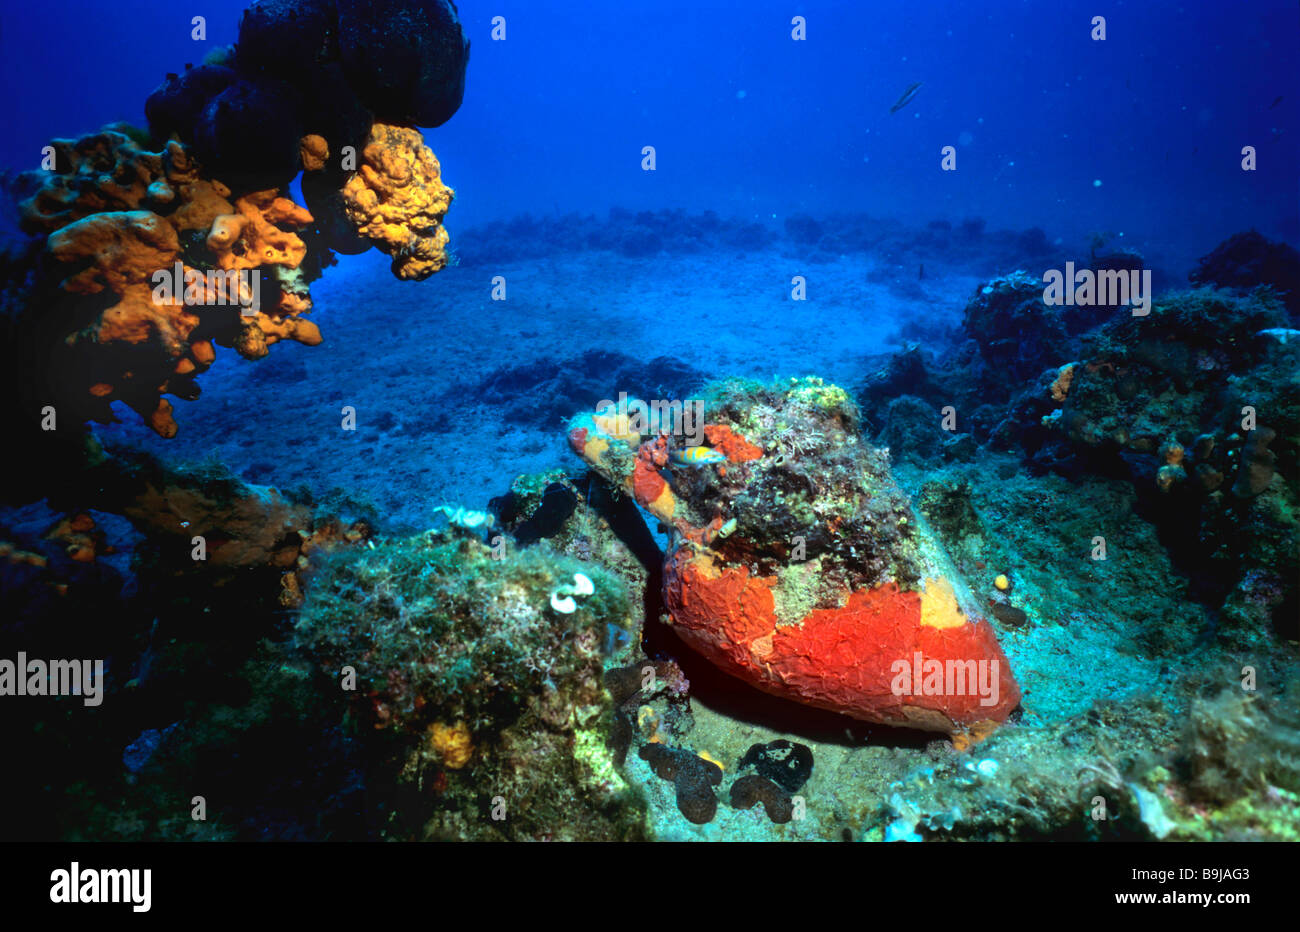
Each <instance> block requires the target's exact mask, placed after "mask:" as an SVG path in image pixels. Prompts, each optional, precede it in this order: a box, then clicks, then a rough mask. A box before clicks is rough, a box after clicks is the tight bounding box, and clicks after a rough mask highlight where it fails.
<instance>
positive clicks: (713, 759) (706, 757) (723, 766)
mask: <svg viewBox="0 0 1300 932" xmlns="http://www.w3.org/2000/svg"><path fill="white" fill-rule="evenodd" d="M695 756H696V757H699V758H702V759H703V760H706V761H708V762H709V763H710V764H717V765H718V769H719V770H721V771H724V772H725V771H726V769H727V765H726V764H724V763H723V762H722V761H720V760H718V759H717V758H716V757H714V756H713V755H712V754H710V753H709V752H708V751H700V752H699V753H698V754H697V755H695Z"/></svg>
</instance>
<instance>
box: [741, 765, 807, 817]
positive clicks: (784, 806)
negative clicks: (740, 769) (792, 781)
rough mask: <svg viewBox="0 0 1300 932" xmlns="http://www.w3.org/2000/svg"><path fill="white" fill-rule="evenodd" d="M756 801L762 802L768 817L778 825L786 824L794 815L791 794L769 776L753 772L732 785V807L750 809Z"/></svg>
mask: <svg viewBox="0 0 1300 932" xmlns="http://www.w3.org/2000/svg"><path fill="white" fill-rule="evenodd" d="M755 803H762V804H763V808H764V809H765V810H766V811H767V817H768V818H769V819H771V820H772V821H773V822H775V823H776V824H777V825H784V824H785V823H787V822H789V821H790V819H791V818H792V817H793V816H794V800H792V799H791V798H790V794H789V793H787V792H786V791H785V790H783V789H781V787H779V786H777V785H776V784H775V783H773V782H772V781H771V780H769V779H767V777H760V776H758V775H757V774H752V773H751V774H749V775H748V776H745V777H741V778H740V779H739V780H737V781H736V782H735V783H733V784H732V785H731V807H732V808H733V809H748V808H749V807H750V806H752V805H754V804H755Z"/></svg>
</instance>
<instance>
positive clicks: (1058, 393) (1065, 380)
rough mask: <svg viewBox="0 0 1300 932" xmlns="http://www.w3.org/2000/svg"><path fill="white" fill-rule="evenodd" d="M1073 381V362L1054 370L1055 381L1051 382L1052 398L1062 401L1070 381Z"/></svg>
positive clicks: (1068, 388) (1067, 391) (1068, 390)
mask: <svg viewBox="0 0 1300 932" xmlns="http://www.w3.org/2000/svg"><path fill="white" fill-rule="evenodd" d="M1073 381H1074V363H1069V364H1068V365H1064V366H1062V367H1061V368H1060V369H1058V370H1057V371H1056V381H1055V382H1053V383H1052V400H1053V401H1064V400H1065V396H1066V395H1068V394H1069V393H1070V383H1071V382H1073Z"/></svg>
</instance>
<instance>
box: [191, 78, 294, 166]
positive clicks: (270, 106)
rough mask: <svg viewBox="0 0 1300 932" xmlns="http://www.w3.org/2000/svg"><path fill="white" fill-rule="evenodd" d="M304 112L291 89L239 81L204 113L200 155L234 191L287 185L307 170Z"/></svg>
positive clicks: (198, 129) (197, 138)
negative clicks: (302, 148) (302, 152)
mask: <svg viewBox="0 0 1300 932" xmlns="http://www.w3.org/2000/svg"><path fill="white" fill-rule="evenodd" d="M300 108H301V101H300V99H299V98H298V95H297V92H296V91H294V89H293V88H291V87H290V86H289V85H287V84H283V83H281V82H271V81H265V82H264V81H248V80H240V81H236V82H235V83H234V84H232V85H230V87H228V88H226V89H225V90H224V91H222V92H221V93H220V94H218V95H217V96H216V97H214V98H213V99H212V101H211V102H210V103H209V104H208V106H207V109H205V110H204V111H203V116H202V117H201V118H200V119H199V121H198V124H197V125H196V126H195V128H194V154H195V155H197V156H198V158H199V161H200V162H201V163H202V164H203V166H204V167H205V168H206V169H207V170H208V171H210V172H211V173H212V174H213V175H215V176H216V177H217V178H219V179H221V180H222V181H224V182H226V184H228V185H230V186H231V187H232V188H237V187H243V186H245V185H246V186H247V187H249V188H250V189H260V188H272V187H280V186H281V185H286V184H288V183H289V182H290V181H292V180H293V178H294V176H295V175H297V174H298V169H299V168H300V166H301V162H300V160H299V154H298V142H299V140H300V139H301V138H302V124H301V123H300V122H299V118H298V114H299V111H300Z"/></svg>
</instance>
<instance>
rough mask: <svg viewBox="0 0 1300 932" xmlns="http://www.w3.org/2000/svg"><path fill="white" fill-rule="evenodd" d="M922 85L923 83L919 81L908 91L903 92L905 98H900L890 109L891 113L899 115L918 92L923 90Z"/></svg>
mask: <svg viewBox="0 0 1300 932" xmlns="http://www.w3.org/2000/svg"><path fill="white" fill-rule="evenodd" d="M922 83H923V82H921V81H917V82H916V83H915V84H913V85H912V86H911V87H909V88H908V89H907V90H905V91H903V96H902V97H900V98H898V101H897V102H896V103H895V104H894V105H893V106H892V107H890V108H889V112H890V113H897V112H898V111H899V110H902V109H903V108H904V107H906V106H907V105H908V104H909V103H910V102H911V100H912V98H913V97H915V96H916V92H917V91H919V90H920V89H921V84H922Z"/></svg>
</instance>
